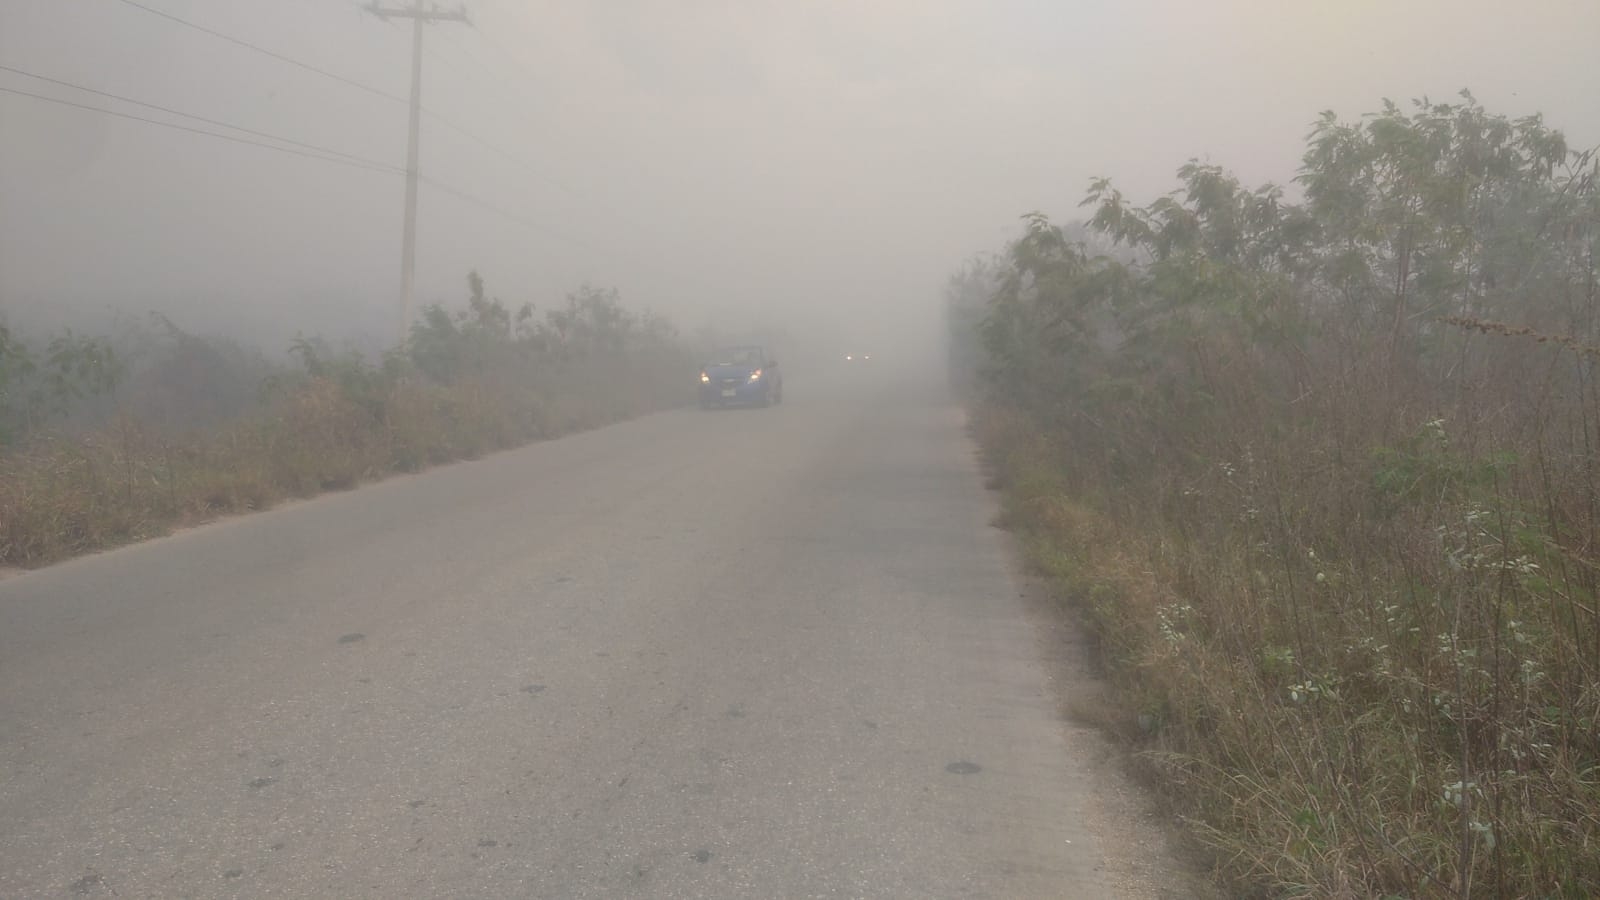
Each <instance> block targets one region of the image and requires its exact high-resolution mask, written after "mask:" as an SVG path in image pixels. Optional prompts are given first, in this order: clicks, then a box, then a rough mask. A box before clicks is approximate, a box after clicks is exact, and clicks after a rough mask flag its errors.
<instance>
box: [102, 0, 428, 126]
mask: <svg viewBox="0 0 1600 900" xmlns="http://www.w3.org/2000/svg"><path fill="white" fill-rule="evenodd" d="M117 2H118V3H124V4H126V5H128V6H131V7H133V8H135V9H142V10H144V11H145V12H147V13H149V14H151V15H153V16H160V17H161V18H163V19H167V20H169V21H172V22H176V23H178V24H179V25H183V26H185V27H187V28H193V29H194V30H195V31H199V32H203V33H205V34H209V35H211V36H212V37H216V38H221V39H222V40H224V41H227V42H228V43H230V44H237V45H238V46H240V47H244V48H245V49H247V50H253V51H255V52H256V53H260V54H262V55H265V56H270V57H272V58H273V59H276V60H280V61H282V62H286V63H288V64H289V65H291V66H297V67H299V68H301V69H305V70H306V71H308V72H315V73H316V74H318V75H321V76H323V77H324V78H331V79H333V80H334V81H338V82H342V83H344V84H348V85H350V86H351V87H354V88H359V89H361V90H363V91H366V92H367V93H369V94H374V95H376V96H379V97H382V98H384V99H386V100H393V101H395V102H396V103H405V102H407V101H406V98H404V97H402V96H400V95H398V94H391V93H389V92H388V91H385V90H381V89H379V88H375V87H373V86H372V85H370V84H362V83H361V82H359V81H356V80H355V79H353V78H346V77H344V76H343V75H339V74H337V73H334V72H329V71H328V70H327V69H322V68H318V67H317V66H314V65H312V64H310V63H308V62H301V61H300V60H298V59H295V58H294V57H291V56H284V55H283V54H282V53H277V52H274V51H272V50H268V49H267V48H265V47H261V46H258V45H256V44H252V43H250V42H249V41H246V40H243V39H241V38H236V37H234V36H233V35H230V34H224V33H222V32H220V31H217V30H216V29H214V28H207V27H206V26H204V25H197V24H195V23H194V22H191V21H189V20H188V19H182V18H179V17H177V16H175V15H173V14H172V13H169V12H163V11H161V10H159V9H156V8H155V7H153V6H146V5H144V4H143V3H140V2H138V0H117Z"/></svg>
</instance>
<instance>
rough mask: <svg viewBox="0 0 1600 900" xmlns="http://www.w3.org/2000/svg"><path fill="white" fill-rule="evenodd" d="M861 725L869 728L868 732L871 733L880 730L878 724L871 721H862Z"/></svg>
mask: <svg viewBox="0 0 1600 900" xmlns="http://www.w3.org/2000/svg"><path fill="white" fill-rule="evenodd" d="M861 724H863V725H865V726H867V730H869V731H877V730H878V723H877V722H874V721H872V720H871V719H862V720H861Z"/></svg>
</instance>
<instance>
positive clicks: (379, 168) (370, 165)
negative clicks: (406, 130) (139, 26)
mask: <svg viewBox="0 0 1600 900" xmlns="http://www.w3.org/2000/svg"><path fill="white" fill-rule="evenodd" d="M0 93H7V94H15V95H17V96H19V97H29V98H32V99H34V100H41V101H43V102H45V103H55V104H58V105H61V106H70V107H73V108H75V109H83V110H88V111H89V112H97V113H100V114H102V115H107V116H116V117H117V118H119V119H131V120H132V121H135V122H144V123H146V124H148V125H157V126H160V127H162V128H171V129H174V130H176V131H186V132H188V133H190V134H198V135H203V136H205V137H212V138H218V139H220V140H224V141H233V142H234V143H236V144H249V145H251V146H253V147H265V148H267V149H268V150H276V151H278V152H279V153H288V154H290V155H292V156H304V157H306V158H308V159H318V160H321V161H323V162H327V163H335V164H337V165H341V166H350V167H351V168H355V169H368V170H371V171H374V172H384V173H386V174H400V173H401V172H403V170H402V169H398V168H396V167H394V166H391V165H387V164H385V163H380V162H376V161H374V160H364V159H361V158H360V157H352V158H348V159H346V158H341V156H345V155H347V154H341V156H324V155H321V154H319V153H308V152H306V151H304V150H295V149H293V148H290V147H282V146H279V145H277V144H269V143H267V142H265V141H253V140H250V139H249V138H242V137H239V136H237V135H232V134H220V133H218V132H215V131H206V130H205V129H203V128H190V127H189V126H187V125H179V124H178V123H176V122H163V121H161V120H160V119H151V118H147V117H145V116H136V115H133V114H132V113H125V112H118V111H117V110H114V109H105V108H104V107H100V106H90V105H89V104H87V103H75V102H73V101H71V100H62V99H60V98H59V97H49V96H46V95H44V94H35V93H32V92H30V91H19V90H17V89H16V88H8V87H0ZM230 127H231V126H230ZM273 140H283V138H278V137H273ZM334 152H336V151H334Z"/></svg>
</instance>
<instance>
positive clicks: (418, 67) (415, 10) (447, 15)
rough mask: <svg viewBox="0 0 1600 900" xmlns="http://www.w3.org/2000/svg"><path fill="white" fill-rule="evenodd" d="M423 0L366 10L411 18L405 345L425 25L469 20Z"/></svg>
mask: <svg viewBox="0 0 1600 900" xmlns="http://www.w3.org/2000/svg"><path fill="white" fill-rule="evenodd" d="M422 3H423V0H412V2H411V4H410V5H409V6H380V5H379V4H378V3H377V0H373V2H372V3H371V4H369V5H368V6H367V7H366V10H367V11H368V12H370V13H372V14H373V15H375V16H377V17H379V18H381V19H410V20H411V118H410V121H409V123H408V127H407V129H406V131H407V135H406V207H405V226H404V231H403V233H402V235H401V240H400V343H401V345H404V344H405V342H406V340H407V339H409V337H410V336H411V323H412V319H413V317H414V315H415V312H414V309H415V306H416V301H415V294H416V272H417V181H418V173H417V145H418V143H419V142H420V138H421V127H422V126H421V119H422V31H423V27H422V26H424V25H430V24H433V23H435V22H466V23H467V24H471V21H470V20H469V19H468V18H467V8H466V7H465V6H462V7H461V8H459V9H456V10H442V9H439V8H438V7H437V6H434V7H433V8H431V9H425V8H423V5H422Z"/></svg>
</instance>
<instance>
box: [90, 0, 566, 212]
mask: <svg viewBox="0 0 1600 900" xmlns="http://www.w3.org/2000/svg"><path fill="white" fill-rule="evenodd" d="M117 2H119V3H123V4H125V5H127V6H131V7H133V8H135V9H139V10H143V11H144V12H147V13H150V14H151V15H154V16H159V17H161V18H163V19H167V20H168V21H171V22H175V23H177V24H179V25H182V26H184V27H186V28H192V29H194V30H196V31H199V32H202V33H204V34H209V35H211V36H213V37H216V38H220V39H221V40H224V41H227V42H228V43H230V44H235V45H237V46H240V47H244V48H245V49H247V50H251V51H253V52H256V53H260V54H263V55H265V56H269V57H271V58H273V59H276V60H280V61H282V62H286V63H288V64H289V65H292V66H296V67H298V68H301V69H305V70H306V71H308V72H315V73H316V74H318V75H321V76H323V77H325V78H331V79H333V80H334V81H338V82H341V83H343V84H348V85H350V86H352V87H356V88H359V89H361V90H363V91H366V92H367V93H369V94H373V95H375V96H378V97H382V98H384V99H386V100H392V101H394V102H396V103H409V102H410V101H408V100H407V99H406V98H404V97H401V96H399V95H398V94H391V93H389V92H388V91H384V90H380V89H378V88H375V87H372V86H371V85H367V84H362V83H361V82H359V81H356V80H354V79H351V78H346V77H344V76H343V75H339V74H337V73H335V72H330V71H328V70H327V69H323V68H320V67H318V66H314V65H312V64H311V63H308V62H304V61H302V60H298V59H295V58H294V57H292V56H285V55H284V54H282V53H278V52H276V51H273V50H268V49H267V48H265V47H262V46H260V45H258V44H253V43H251V42H250V41H246V40H244V39H242V38H236V37H234V36H233V35H230V34H225V33H224V32H221V31H217V30H216V29H214V28H207V27H206V26H204V25H199V24H196V23H194V22H191V21H189V20H188V19H184V18H181V17H179V16H175V15H173V14H171V13H168V12H164V11H162V10H159V9H156V8H155V7H153V6H147V5H145V4H143V3H140V2H139V0H117ZM469 24H470V23H469ZM422 111H423V112H424V113H426V114H427V115H428V116H430V117H432V118H433V119H434V120H435V121H437V122H438V123H439V124H441V125H443V126H445V127H447V128H449V129H450V130H452V131H455V132H457V133H458V134H461V135H462V136H464V137H466V138H469V139H471V140H473V141H475V142H477V143H479V144H482V145H483V146H484V147H487V148H488V149H490V150H492V151H494V152H495V153H497V154H499V155H500V156H502V157H504V158H506V159H508V160H511V161H512V162H514V163H517V164H518V165H520V166H522V167H524V168H525V169H526V170H527V171H529V172H531V173H533V174H535V175H536V177H539V178H540V179H542V180H544V181H545V182H546V183H547V184H549V185H551V186H553V187H556V188H559V189H561V190H564V191H567V192H568V193H571V192H572V190H571V188H568V187H567V186H566V185H563V184H561V183H560V182H558V181H555V180H553V179H550V178H549V176H547V175H543V174H541V173H538V172H535V171H534V170H533V169H532V168H531V167H528V165H527V163H526V162H525V161H523V160H522V159H521V158H520V157H518V156H517V155H516V154H515V153H512V152H511V151H509V150H505V149H503V148H501V147H499V146H498V145H496V144H494V143H493V142H492V141H490V140H488V139H487V138H484V137H483V136H481V135H479V134H477V133H475V132H473V131H470V130H468V129H467V128H466V127H465V126H462V125H460V124H458V123H456V122H454V121H452V120H450V119H448V118H446V117H445V116H443V115H440V114H439V113H437V112H434V111H433V110H431V109H429V108H428V107H426V106H424V107H423V108H422Z"/></svg>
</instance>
